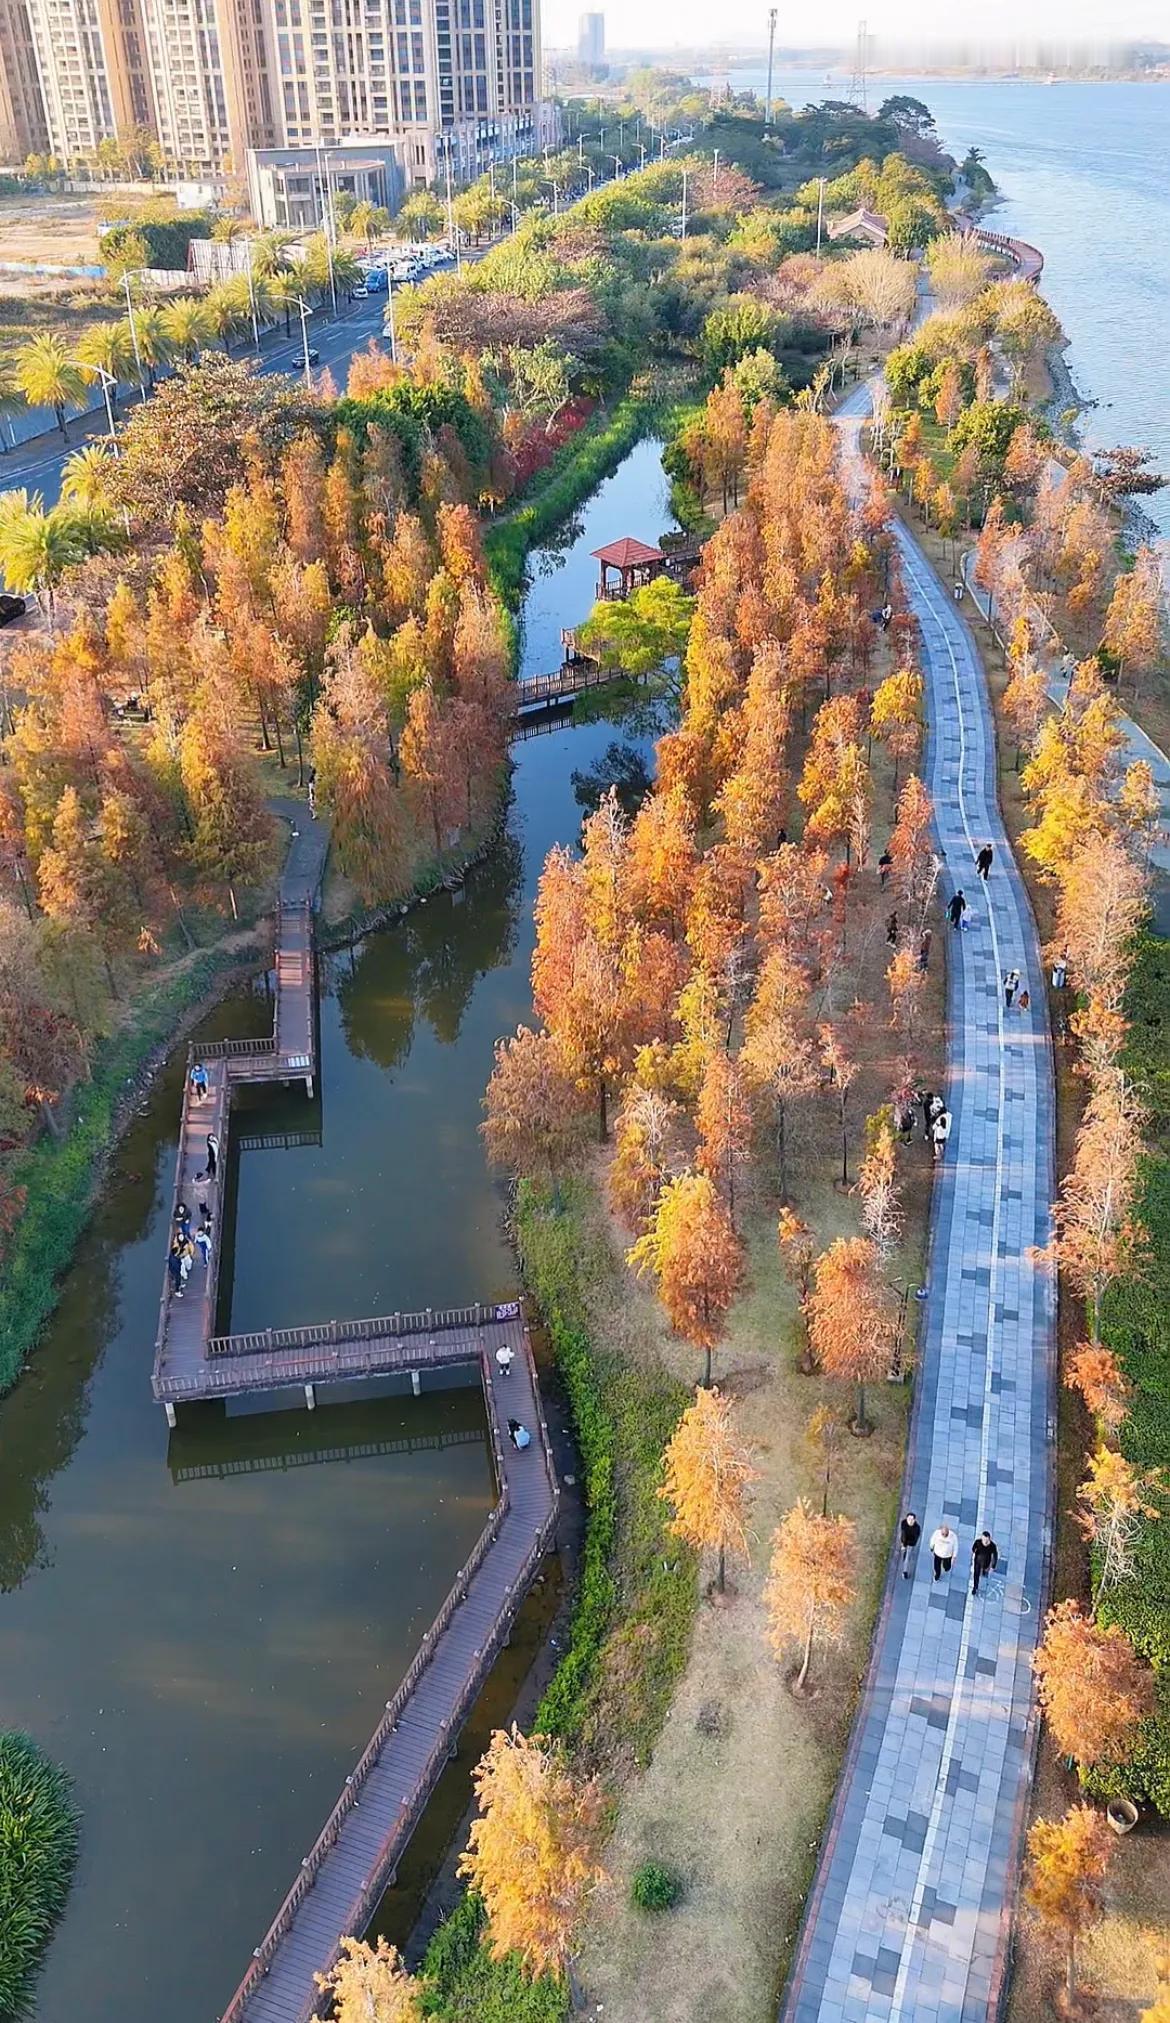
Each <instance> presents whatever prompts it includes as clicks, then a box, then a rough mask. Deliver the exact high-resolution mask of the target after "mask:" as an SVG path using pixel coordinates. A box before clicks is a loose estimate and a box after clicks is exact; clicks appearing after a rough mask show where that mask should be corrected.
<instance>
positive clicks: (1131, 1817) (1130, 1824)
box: [1105, 1798, 1138, 1834]
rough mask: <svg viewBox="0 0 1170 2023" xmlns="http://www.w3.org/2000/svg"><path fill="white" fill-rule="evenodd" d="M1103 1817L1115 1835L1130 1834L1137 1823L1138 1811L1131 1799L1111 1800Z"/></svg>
mask: <svg viewBox="0 0 1170 2023" xmlns="http://www.w3.org/2000/svg"><path fill="white" fill-rule="evenodd" d="M1105 1817H1106V1819H1107V1820H1108V1821H1109V1824H1110V1826H1111V1827H1112V1828H1113V1831H1114V1833H1116V1834H1126V1833H1132V1832H1133V1830H1134V1827H1135V1826H1136V1825H1137V1823H1138V1809H1137V1806H1136V1805H1135V1804H1134V1802H1133V1800H1132V1798H1111V1799H1110V1801H1109V1803H1108V1805H1107V1806H1106V1807H1105Z"/></svg>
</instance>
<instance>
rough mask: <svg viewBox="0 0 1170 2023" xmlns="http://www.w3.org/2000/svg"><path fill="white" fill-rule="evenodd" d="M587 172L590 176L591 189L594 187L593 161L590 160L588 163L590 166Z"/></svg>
mask: <svg viewBox="0 0 1170 2023" xmlns="http://www.w3.org/2000/svg"><path fill="white" fill-rule="evenodd" d="M585 173H586V175H587V176H588V178H589V187H590V189H592V188H593V163H592V162H590V163H589V164H588V166H587V168H586V170H585Z"/></svg>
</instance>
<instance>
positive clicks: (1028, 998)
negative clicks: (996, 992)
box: [1016, 990, 1032, 1012]
mask: <svg viewBox="0 0 1170 2023" xmlns="http://www.w3.org/2000/svg"><path fill="white" fill-rule="evenodd" d="M1031 1002H1032V993H1031V991H1030V990H1022V991H1021V992H1020V995H1019V997H1018V998H1017V999H1016V1003H1017V1005H1018V1006H1019V1009H1020V1010H1021V1011H1022V1012H1026V1011H1027V1010H1028V1008H1029V1006H1030V1005H1031Z"/></svg>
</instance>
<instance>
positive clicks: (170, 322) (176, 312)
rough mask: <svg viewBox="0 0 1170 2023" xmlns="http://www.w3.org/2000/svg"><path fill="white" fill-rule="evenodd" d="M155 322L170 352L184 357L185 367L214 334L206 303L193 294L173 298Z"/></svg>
mask: <svg viewBox="0 0 1170 2023" xmlns="http://www.w3.org/2000/svg"><path fill="white" fill-rule="evenodd" d="M159 321H160V323H161V324H162V327H163V331H164V334H165V336H166V341H167V343H168V345H169V346H170V347H171V350H172V351H173V352H176V353H178V354H179V355H180V356H181V357H183V358H185V359H186V361H187V363H188V365H190V364H191V362H192V360H193V359H195V358H196V357H197V356H198V354H199V353H200V352H201V351H205V350H206V349H207V346H208V345H209V344H210V343H211V340H212V338H213V337H214V335H215V324H214V322H213V320H212V318H211V317H210V316H209V315H208V313H207V304H206V303H205V302H201V301H200V300H199V297H198V296H197V295H177V296H176V297H175V300H174V301H173V302H168V303H167V306H166V308H165V309H162V310H160V311H159ZM140 341H141V340H140Z"/></svg>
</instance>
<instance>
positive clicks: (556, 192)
mask: <svg viewBox="0 0 1170 2023" xmlns="http://www.w3.org/2000/svg"><path fill="white" fill-rule="evenodd" d="M542 180H543V181H544V182H546V183H548V184H549V185H550V187H551V189H552V193H553V217H554V218H559V217H560V215H561V202H560V197H561V192H560V185H559V183H558V182H557V179H556V177H555V176H544V177H543V178H542Z"/></svg>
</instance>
